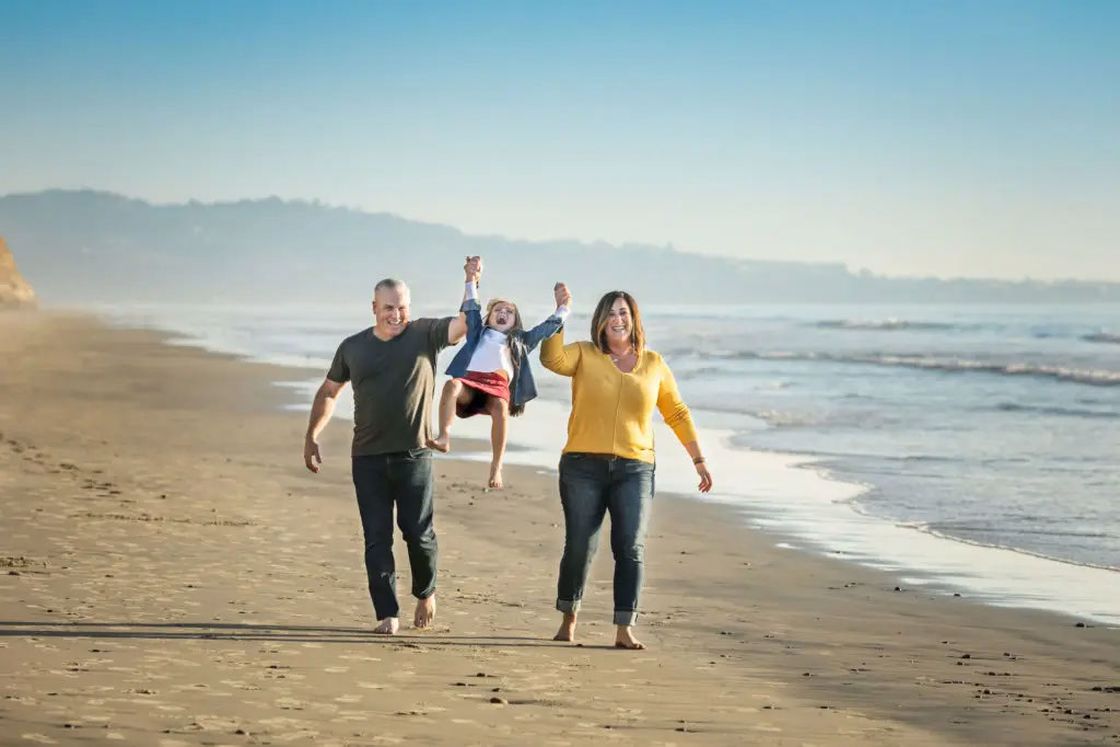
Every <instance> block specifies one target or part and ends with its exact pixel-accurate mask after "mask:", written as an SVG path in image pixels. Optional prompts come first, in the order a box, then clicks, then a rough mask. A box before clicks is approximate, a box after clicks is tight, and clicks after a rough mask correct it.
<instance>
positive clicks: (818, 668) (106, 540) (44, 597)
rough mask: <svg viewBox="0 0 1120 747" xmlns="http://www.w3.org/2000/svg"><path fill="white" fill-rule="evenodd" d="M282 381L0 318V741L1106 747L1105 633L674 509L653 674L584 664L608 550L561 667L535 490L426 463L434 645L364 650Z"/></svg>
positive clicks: (352, 531) (341, 442)
mask: <svg viewBox="0 0 1120 747" xmlns="http://www.w3.org/2000/svg"><path fill="white" fill-rule="evenodd" d="M306 376H307V372H306V371H285V370H283V369H277V368H274V367H268V366H263V365H257V364H250V363H246V362H243V361H237V360H234V359H232V358H228V357H223V356H217V355H210V354H207V353H203V352H200V351H197V350H193V349H188V348H183V347H175V346H169V345H165V344H162V343H161V338H160V336H159V335H157V334H154V333H151V332H143V331H122V330H114V329H108V328H106V327H104V326H102V325H100V324H98V323H97V322H95V321H93V320H91V319H88V318H83V317H79V316H66V315H57V314H32V313H28V314H21V313H12V314H5V315H0V526H2V534H0V562H2V564H3V566H4V567H3V568H0V605H2V606H0V609H2V610H3V612H2V615H0V617H2V622H0V673H2V674H3V679H2V684H0V743H3V744H22V743H45V744H51V743H71V742H83V741H84V742H94V743H101V742H112V741H126V742H131V743H134V744H144V745H179V744H189V745H195V744H200V745H201V744H234V745H242V744H288V743H291V744H300V743H311V742H312V741H313V742H314V743H315V744H322V745H326V744H381V743H401V742H406V743H419V744H453V745H460V744H532V745H536V744H555V745H562V744H586V743H590V742H595V743H604V744H610V743H618V744H626V743H639V744H678V745H697V744H775V745H807V744H816V745H823V744H890V745H894V744H908V745H909V744H1009V745H1011V744H1013V745H1043V744H1046V745H1066V744H1120V717H1118V716H1120V712H1118V710H1120V645H1118V644H1120V631H1118V630H1116V629H1109V628H1106V627H1102V626H1093V625H1089V626H1086V627H1075V621H1074V620H1072V619H1068V618H1064V617H1061V616H1057V615H1048V614H1040V613H1033V612H1026V611H1021V610H1009V609H996V608H991V607H985V606H982V605H979V604H974V603H972V602H970V601H968V600H967V599H964V598H952V597H944V596H933V595H932V594H930V593H928V592H923V591H909V590H904V591H895V590H894V589H895V586H896V585H897V583H898V582H897V581H896V580H895V579H893V578H891V577H890V576H889V575H887V574H882V573H877V572H873V571H870V570H867V569H863V568H859V567H856V566H853V565H850V564H846V563H843V562H840V561H834V560H830V559H824V558H820V557H816V556H812V555H809V554H804V553H799V552H791V551H789V550H783V549H779V548H776V547H775V539H774V538H773V537H771V536H768V535H766V534H762V533H759V532H755V531H751V530H748V529H745V528H743V527H740V526H737V525H736V522H734V521H732V520H730V519H731V517H732V514H731V513H730V512H729V511H728V510H727V509H726V508H725V507H720V506H716V505H708V504H704V503H700V502H697V501H694V500H692V499H689V498H683V497H674V496H671V495H664V494H662V495H659V496H658V498H657V500H656V503H655V513H654V521H653V526H652V530H651V536H650V539H649V542H648V551H647V584H646V590H645V594H644V598H643V607H644V616H643V618H642V627H641V629H640V632H641V635H642V637H643V639H644V640H645V642H646V643H647V644H649V645H650V646H651V648H650V649H649V650H647V651H644V652H637V653H635V652H625V651H618V650H615V649H613V648H610V647H609V644H610V643H611V641H612V633H613V630H612V627H611V625H610V624H609V622H610V606H611V605H610V557H609V555H610V553H609V550H608V549H607V548H606V547H605V546H604V548H603V552H601V553H600V557H599V559H598V561H597V562H596V564H595V568H594V570H593V576H592V581H591V583H590V585H589V590H588V597H587V598H586V599H585V606H584V612H583V615H582V620H583V624H582V625H581V628H580V633H581V636H582V641H583V645H582V646H572V645H566V644H559V643H554V642H552V641H550V640H548V639H549V636H550V635H551V634H552V633H553V632H554V630H555V626H556V623H557V619H558V613H556V612H554V611H553V610H552V602H553V595H554V584H555V573H556V566H557V562H558V560H559V554H560V545H561V541H562V536H561V528H560V522H561V520H562V519H561V515H560V509H559V505H558V499H557V497H556V490H555V485H554V482H555V478H554V477H552V476H549V475H542V474H539V473H538V472H537V471H535V470H528V469H516V468H510V469H509V470H508V472H507V480H508V483H509V484H510V487H509V488H508V489H506V490H504V491H501V492H485V491H484V490H483V489H482V487H481V486H482V481H483V478H484V477H485V469H486V468H485V466H484V465H481V464H478V463H470V462H457V461H454V460H453V459H443V458H441V459H440V460H439V461H438V463H437V469H436V472H437V476H438V483H437V514H436V516H437V524H436V526H437V530H438V533H439V538H440V547H441V560H440V573H441V576H440V586H439V595H438V596H439V603H440V608H439V615H438V618H437V626H436V629H435V630H433V631H431V632H427V633H415V632H413V631H411V630H409V629H408V628H407V627H406V628H405V629H403V630H402V635H399V636H397V637H394V638H384V637H375V636H373V635H370V634H369V632H368V631H369V630H370V628H371V609H370V603H369V599H368V596H367V594H366V588H365V576H364V571H363V568H362V560H361V557H362V556H361V539H360V532H359V524H358V517H357V511H356V507H355V505H354V500H353V494H352V486H351V484H350V478H349V465H348V461H349V460H348V457H347V453H348V437H349V433H348V431H349V428H348V427H347V424H345V423H343V422H337V423H334V424H332V425H331V426H329V427H328V429H327V432H326V436H325V439H324V452H325V459H326V462H325V469H324V472H323V473H321V474H320V475H318V476H313V475H311V474H310V473H308V472H306V471H305V470H304V468H303V466H302V463H301V455H300V451H301V444H302V436H303V431H304V428H305V417H306V416H305V414H300V413H292V412H285V411H282V410H281V409H279V407H278V406H279V405H281V404H282V403H283V402H284V401H285V397H286V395H287V393H286V392H285V391H283V390H280V389H278V388H276V387H274V386H272V385H271V384H270V382H271V381H275V380H282V379H292V378H306ZM457 445H458V446H459V447H460V448H462V447H464V446H466V444H464V443H459V444H457ZM742 479H749V476H743V478H742ZM397 551H398V552H397V557H398V565H399V566H400V567H401V569H402V571H403V573H402V579H401V583H400V588H402V589H405V590H407V589H408V581H407V575H408V573H407V563H406V562H404V561H405V556H404V553H403V546H402V545H401V543H400V542H399V539H398V543H397ZM402 603H403V606H404V608H405V610H406V611H407V610H408V609H410V607H411V604H410V601H409V600H408V599H403V600H402Z"/></svg>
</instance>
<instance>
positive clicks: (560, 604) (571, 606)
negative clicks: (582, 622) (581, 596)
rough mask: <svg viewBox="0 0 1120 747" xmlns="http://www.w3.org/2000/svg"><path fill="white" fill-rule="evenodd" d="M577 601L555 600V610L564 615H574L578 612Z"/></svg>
mask: <svg viewBox="0 0 1120 747" xmlns="http://www.w3.org/2000/svg"><path fill="white" fill-rule="evenodd" d="M579 601H580V600H578V599H557V600H556V609H558V610H560V611H561V612H563V613H565V614H568V615H574V614H576V613H577V612H579Z"/></svg>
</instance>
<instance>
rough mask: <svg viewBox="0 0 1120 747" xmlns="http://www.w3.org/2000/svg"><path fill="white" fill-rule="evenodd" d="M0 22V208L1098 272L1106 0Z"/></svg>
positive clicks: (1104, 237)
mask: <svg viewBox="0 0 1120 747" xmlns="http://www.w3.org/2000/svg"><path fill="white" fill-rule="evenodd" d="M0 28H3V29H4V34H3V37H4V44H3V45H0V65H2V66H3V68H4V69H5V70H6V71H9V72H11V73H14V74H9V75H7V76H4V77H3V78H0V96H2V97H3V100H4V101H6V102H10V104H11V105H10V106H9V108H8V110H7V111H6V112H5V120H4V127H3V128H2V129H0V163H3V169H2V170H0V193H3V194H10V193H28V192H36V191H40V190H44V189H51V188H70V189H77V188H90V189H96V190H104V191H109V192H113V193H117V194H123V195H127V196H130V197H134V198H137V199H143V200H145V201H148V202H151V203H154V204H168V203H170V204H178V203H185V202H187V201H189V200H191V199H195V200H198V201H201V202H234V201H238V200H241V199H264V198H267V197H269V196H277V197H280V198H281V199H286V200H293V199H294V200H305V201H315V200H318V201H321V202H323V203H325V204H328V205H338V206H344V207H350V208H355V209H360V210H364V211H368V212H377V213H382V212H383V213H390V214H393V215H399V216H402V217H405V218H408V219H410V220H416V221H423V222H428V223H436V224H441V225H450V226H454V227H456V228H458V229H459V230H461V231H463V232H464V233H467V234H471V235H476V236H478V235H500V236H505V237H510V238H514V239H527V240H533V241H541V240H550V239H557V238H566V239H575V240H579V241H583V242H589V243H590V242H595V241H606V242H609V243H611V244H616V245H617V244H623V243H646V244H652V245H667V244H671V245H672V246H674V247H675V248H677V249H679V250H681V251H685V252H689V253H699V254H706V255H718V256H723V257H730V258H750V259H773V260H787V261H794V262H831V263H842V264H845V265H847V266H849V267H850V268H852V269H853V270H855V271H859V270H861V269H867V270H869V271H871V272H874V273H876V274H880V275H884V276H889V277H940V278H955V277H963V278H981V277H982V278H999V279H1010V280H1017V279H1021V278H1024V277H1030V278H1035V279H1038V280H1055V279H1064V278H1080V279H1093V280H1109V281H1120V263H1117V262H1116V260H1115V257H1116V255H1117V254H1118V251H1117V249H1118V247H1117V243H1118V242H1117V237H1120V210H1118V209H1117V206H1118V205H1120V127H1118V126H1117V124H1116V123H1117V122H1120V92H1118V91H1117V88H1116V86H1115V80H1117V79H1120V53H1118V52H1117V51H1116V50H1115V44H1114V40H1115V38H1117V36H1120V4H1115V3H1108V2H1097V1H1093V0H1082V1H1080V2H1068V3H1048V2H995V1H993V2H990V3H984V4H980V5H977V4H964V3H959V4H954V3H940V4H922V5H918V4H905V5H898V4H894V3H888V2H858V3H856V2H846V3H831V2H817V1H812V2H809V1H807V2H800V3H796V4H790V3H773V2H755V3H720V2H706V3H697V4H690V5H688V6H687V7H685V6H676V5H673V4H669V3H614V4H610V5H601V4H582V3H575V4H571V5H566V6H563V7H551V6H549V7H545V6H530V5H522V4H505V3H491V4H485V5H461V4H452V3H437V4H432V5H426V6H424V7H416V6H401V5H387V4H386V5H375V4H366V3H359V2H328V3H325V4H319V5H316V6H315V7H314V8H311V7H309V6H302V5H299V4H295V3H265V2H244V3H238V4H235V5H231V4H227V3H221V2H210V1H206V2H197V3H176V4H149V3H140V2H116V3H111V4H109V3H105V4H88V5H79V4H70V3H62V2H45V3H34V4H32V3H5V4H2V5H0ZM2 230H3V228H2V227H0V231H2ZM15 251H17V253H18V251H19V250H18V248H16V249H15Z"/></svg>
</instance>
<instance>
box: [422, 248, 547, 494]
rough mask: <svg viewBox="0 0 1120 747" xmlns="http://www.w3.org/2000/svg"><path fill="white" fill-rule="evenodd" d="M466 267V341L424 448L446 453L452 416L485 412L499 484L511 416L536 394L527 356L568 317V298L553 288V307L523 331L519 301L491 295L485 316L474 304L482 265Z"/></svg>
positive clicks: (493, 477) (493, 478)
mask: <svg viewBox="0 0 1120 747" xmlns="http://www.w3.org/2000/svg"><path fill="white" fill-rule="evenodd" d="M468 267H471V268H473V269H472V270H468V276H469V277H468V280H467V287H466V295H465V296H464V299H463V307H462V309H461V311H462V312H463V313H464V314H465V315H466V318H467V337H466V344H465V345H464V346H463V349H462V350H460V351H459V352H458V354H456V356H455V358H454V360H452V361H451V365H450V366H448V368H447V372H446V373H447V375H448V376H450V377H451V380H450V381H448V382H447V384H446V385H444V387H443V394H442V395H441V396H440V402H439V435H438V436H437V437H436V438H434V439H432V440H431V441H429V442H428V446H430V447H431V448H433V449H436V450H437V451H443V452H446V451H449V450H450V449H451V436H450V430H451V422H452V420H454V419H455V416H456V415H458V416H459V417H461V418H469V417H471V416H472V415H477V414H479V413H486V414H487V415H489V416H490V419H491V421H492V423H491V426H490V443H491V446H492V448H493V458H492V459H491V461H490V482H489V485H490V487H491V488H500V487H502V457H503V456H505V451H506V429H507V426H508V424H509V418H510V416H517V415H520V414H521V413H522V412H523V411H524V410H525V403H527V402H528V401H529V400H531V399H533V398H534V397H536V396H537V387H536V384H535V383H534V382H533V373H532V371H531V370H530V369H529V359H528V355H529V353H530V352H531V351H532V350H533V349H534V348H535V347H537V345H539V344H540V343H541V341H542V340H544V339H546V338H548V337H550V336H552V335H554V334H556V332H557V331H558V330H559V329H560V327H561V326H563V324H564V319H566V318H567V316H568V308H567V306H566V305H565V303H566V301H567V296H566V295H565V296H563V297H562V296H561V294H560V293H559V292H556V293H555V298H556V304H557V308H556V311H555V312H554V313H553V314H552V315H551V316H549V317H548V319H545V320H544V321H543V322H541V323H540V324H538V325H537V326H535V327H533V328H532V329H530V330H528V331H526V330H525V329H524V328H523V327H522V325H521V313H520V312H519V311H518V310H517V305H516V304H514V303H512V302H511V301H507V300H506V299H504V298H494V299H491V300H490V302H489V303H488V304H486V315H485V317H484V316H483V314H482V311H481V307H480V306H479V303H478V280H479V278H480V277H481V275H482V268H481V264H480V263H479V262H478V261H477V260H476V258H471V260H468ZM484 319H485V323H484V321H483V320H484Z"/></svg>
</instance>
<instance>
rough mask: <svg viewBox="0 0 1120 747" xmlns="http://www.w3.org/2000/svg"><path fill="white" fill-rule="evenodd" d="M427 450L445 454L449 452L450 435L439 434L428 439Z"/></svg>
mask: <svg viewBox="0 0 1120 747" xmlns="http://www.w3.org/2000/svg"><path fill="white" fill-rule="evenodd" d="M428 448H429V449H435V450H436V451H439V452H443V453H444V454H446V453H447V452H449V451H451V434H450V433H441V434H439V435H438V436H436V437H435V438H429V439H428Z"/></svg>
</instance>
